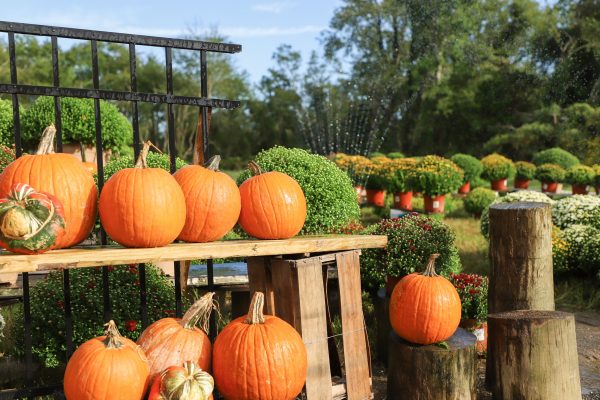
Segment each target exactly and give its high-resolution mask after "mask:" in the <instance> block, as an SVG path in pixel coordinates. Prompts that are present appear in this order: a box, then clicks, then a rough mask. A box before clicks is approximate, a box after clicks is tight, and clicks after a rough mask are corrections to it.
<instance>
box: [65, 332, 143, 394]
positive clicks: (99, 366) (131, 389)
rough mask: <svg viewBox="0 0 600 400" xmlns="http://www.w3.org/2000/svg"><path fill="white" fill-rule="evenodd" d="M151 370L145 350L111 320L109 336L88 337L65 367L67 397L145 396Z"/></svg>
mask: <svg viewBox="0 0 600 400" xmlns="http://www.w3.org/2000/svg"><path fill="white" fill-rule="evenodd" d="M149 371H150V368H149V367H148V363H147V362H146V356H145V355H144V352H143V351H142V350H141V349H140V348H139V346H137V345H136V344H135V343H134V342H132V341H131V340H129V339H127V338H124V337H122V336H121V335H120V334H119V330H118V329H117V326H116V325H115V322H114V321H110V322H109V323H108V324H106V335H105V336H100V337H97V338H94V339H91V340H88V341H87V342H85V343H84V344H82V345H81V346H79V348H78V349H77V350H76V351H75V353H73V356H72V357H71V359H70V360H69V363H68V364H67V368H66V370H65V379H64V389H65V396H66V398H67V400H116V399H123V400H125V399H127V400H141V399H142V398H143V397H144V394H145V393H146V387H147V384H148V382H149V380H148V377H149V375H148V374H149Z"/></svg>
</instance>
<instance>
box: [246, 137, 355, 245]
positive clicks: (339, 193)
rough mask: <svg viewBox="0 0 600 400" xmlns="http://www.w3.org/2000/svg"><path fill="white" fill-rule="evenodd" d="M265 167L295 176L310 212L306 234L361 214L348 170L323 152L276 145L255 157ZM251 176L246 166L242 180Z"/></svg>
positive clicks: (343, 223) (334, 227) (332, 228)
mask: <svg viewBox="0 0 600 400" xmlns="http://www.w3.org/2000/svg"><path fill="white" fill-rule="evenodd" d="M255 161H256V162H257V163H258V165H260V167H261V168H262V169H263V171H279V172H283V173H285V174H288V175H289V176H291V177H292V178H294V179H295V180H296V181H297V182H298V184H299V185H300V187H301V188H302V190H303V191H304V195H305V196H306V206H307V215H306V222H305V223H304V228H302V232H301V233H302V234H318V233H329V232H332V231H338V230H339V229H341V228H343V227H345V226H347V225H348V224H349V223H350V222H353V221H356V220H358V219H359V217H360V210H359V207H358V203H357V201H356V191H355V190H354V187H352V181H351V180H350V178H349V177H348V175H347V174H346V173H344V171H342V170H341V169H339V168H338V167H337V166H336V165H335V164H334V163H333V162H331V161H330V160H328V159H327V158H325V157H323V156H319V155H316V154H311V153H309V152H307V151H306V150H302V149H288V148H285V147H282V146H275V147H273V148H271V149H268V150H263V151H261V152H260V153H259V154H258V155H257V156H256V158H255ZM249 177H250V171H249V170H245V171H244V172H242V174H241V175H240V176H239V178H238V184H241V183H242V182H243V181H245V180H246V179H248V178H249Z"/></svg>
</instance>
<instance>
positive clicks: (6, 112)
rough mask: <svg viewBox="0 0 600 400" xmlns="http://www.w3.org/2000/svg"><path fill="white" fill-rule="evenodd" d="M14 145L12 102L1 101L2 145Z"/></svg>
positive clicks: (0, 126) (0, 127) (0, 128)
mask: <svg viewBox="0 0 600 400" xmlns="http://www.w3.org/2000/svg"><path fill="white" fill-rule="evenodd" d="M12 143H14V132H13V107H12V101H10V100H3V99H0V144H2V145H5V146H10V145H11V144H12Z"/></svg>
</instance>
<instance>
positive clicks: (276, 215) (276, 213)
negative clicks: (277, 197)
mask: <svg viewBox="0 0 600 400" xmlns="http://www.w3.org/2000/svg"><path fill="white" fill-rule="evenodd" d="M270 186H271V185H264V187H265V188H266V191H267V196H268V197H269V200H270V199H273V198H274V197H272V196H271V187H270ZM278 192H279V193H278V194H281V193H280V192H281V191H280V190H278ZM269 205H270V206H271V213H270V214H269V215H272V216H273V219H274V220H275V225H274V226H275V227H277V232H276V233H275V235H276V236H277V237H279V236H281V224H280V221H279V220H280V218H279V208H280V207H277V208H276V207H275V206H274V205H273V202H271V201H269ZM269 226H271V224H269Z"/></svg>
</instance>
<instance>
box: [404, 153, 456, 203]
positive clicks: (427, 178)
mask: <svg viewBox="0 0 600 400" xmlns="http://www.w3.org/2000/svg"><path fill="white" fill-rule="evenodd" d="M408 179H409V184H410V186H411V187H412V188H413V189H414V190H416V191H418V192H423V197H424V201H425V211H426V212H428V213H443V212H444V202H445V197H446V194H448V193H452V192H455V191H456V190H457V189H458V188H459V187H460V186H461V185H462V183H463V179H464V173H463V171H462V169H460V168H459V167H458V165H456V164H454V163H453V162H452V161H450V160H448V159H447V158H444V157H439V156H432V155H430V156H426V157H423V158H422V159H421V160H420V161H419V162H417V164H416V165H415V168H414V169H413V170H412V171H410V172H409V175H408Z"/></svg>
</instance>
